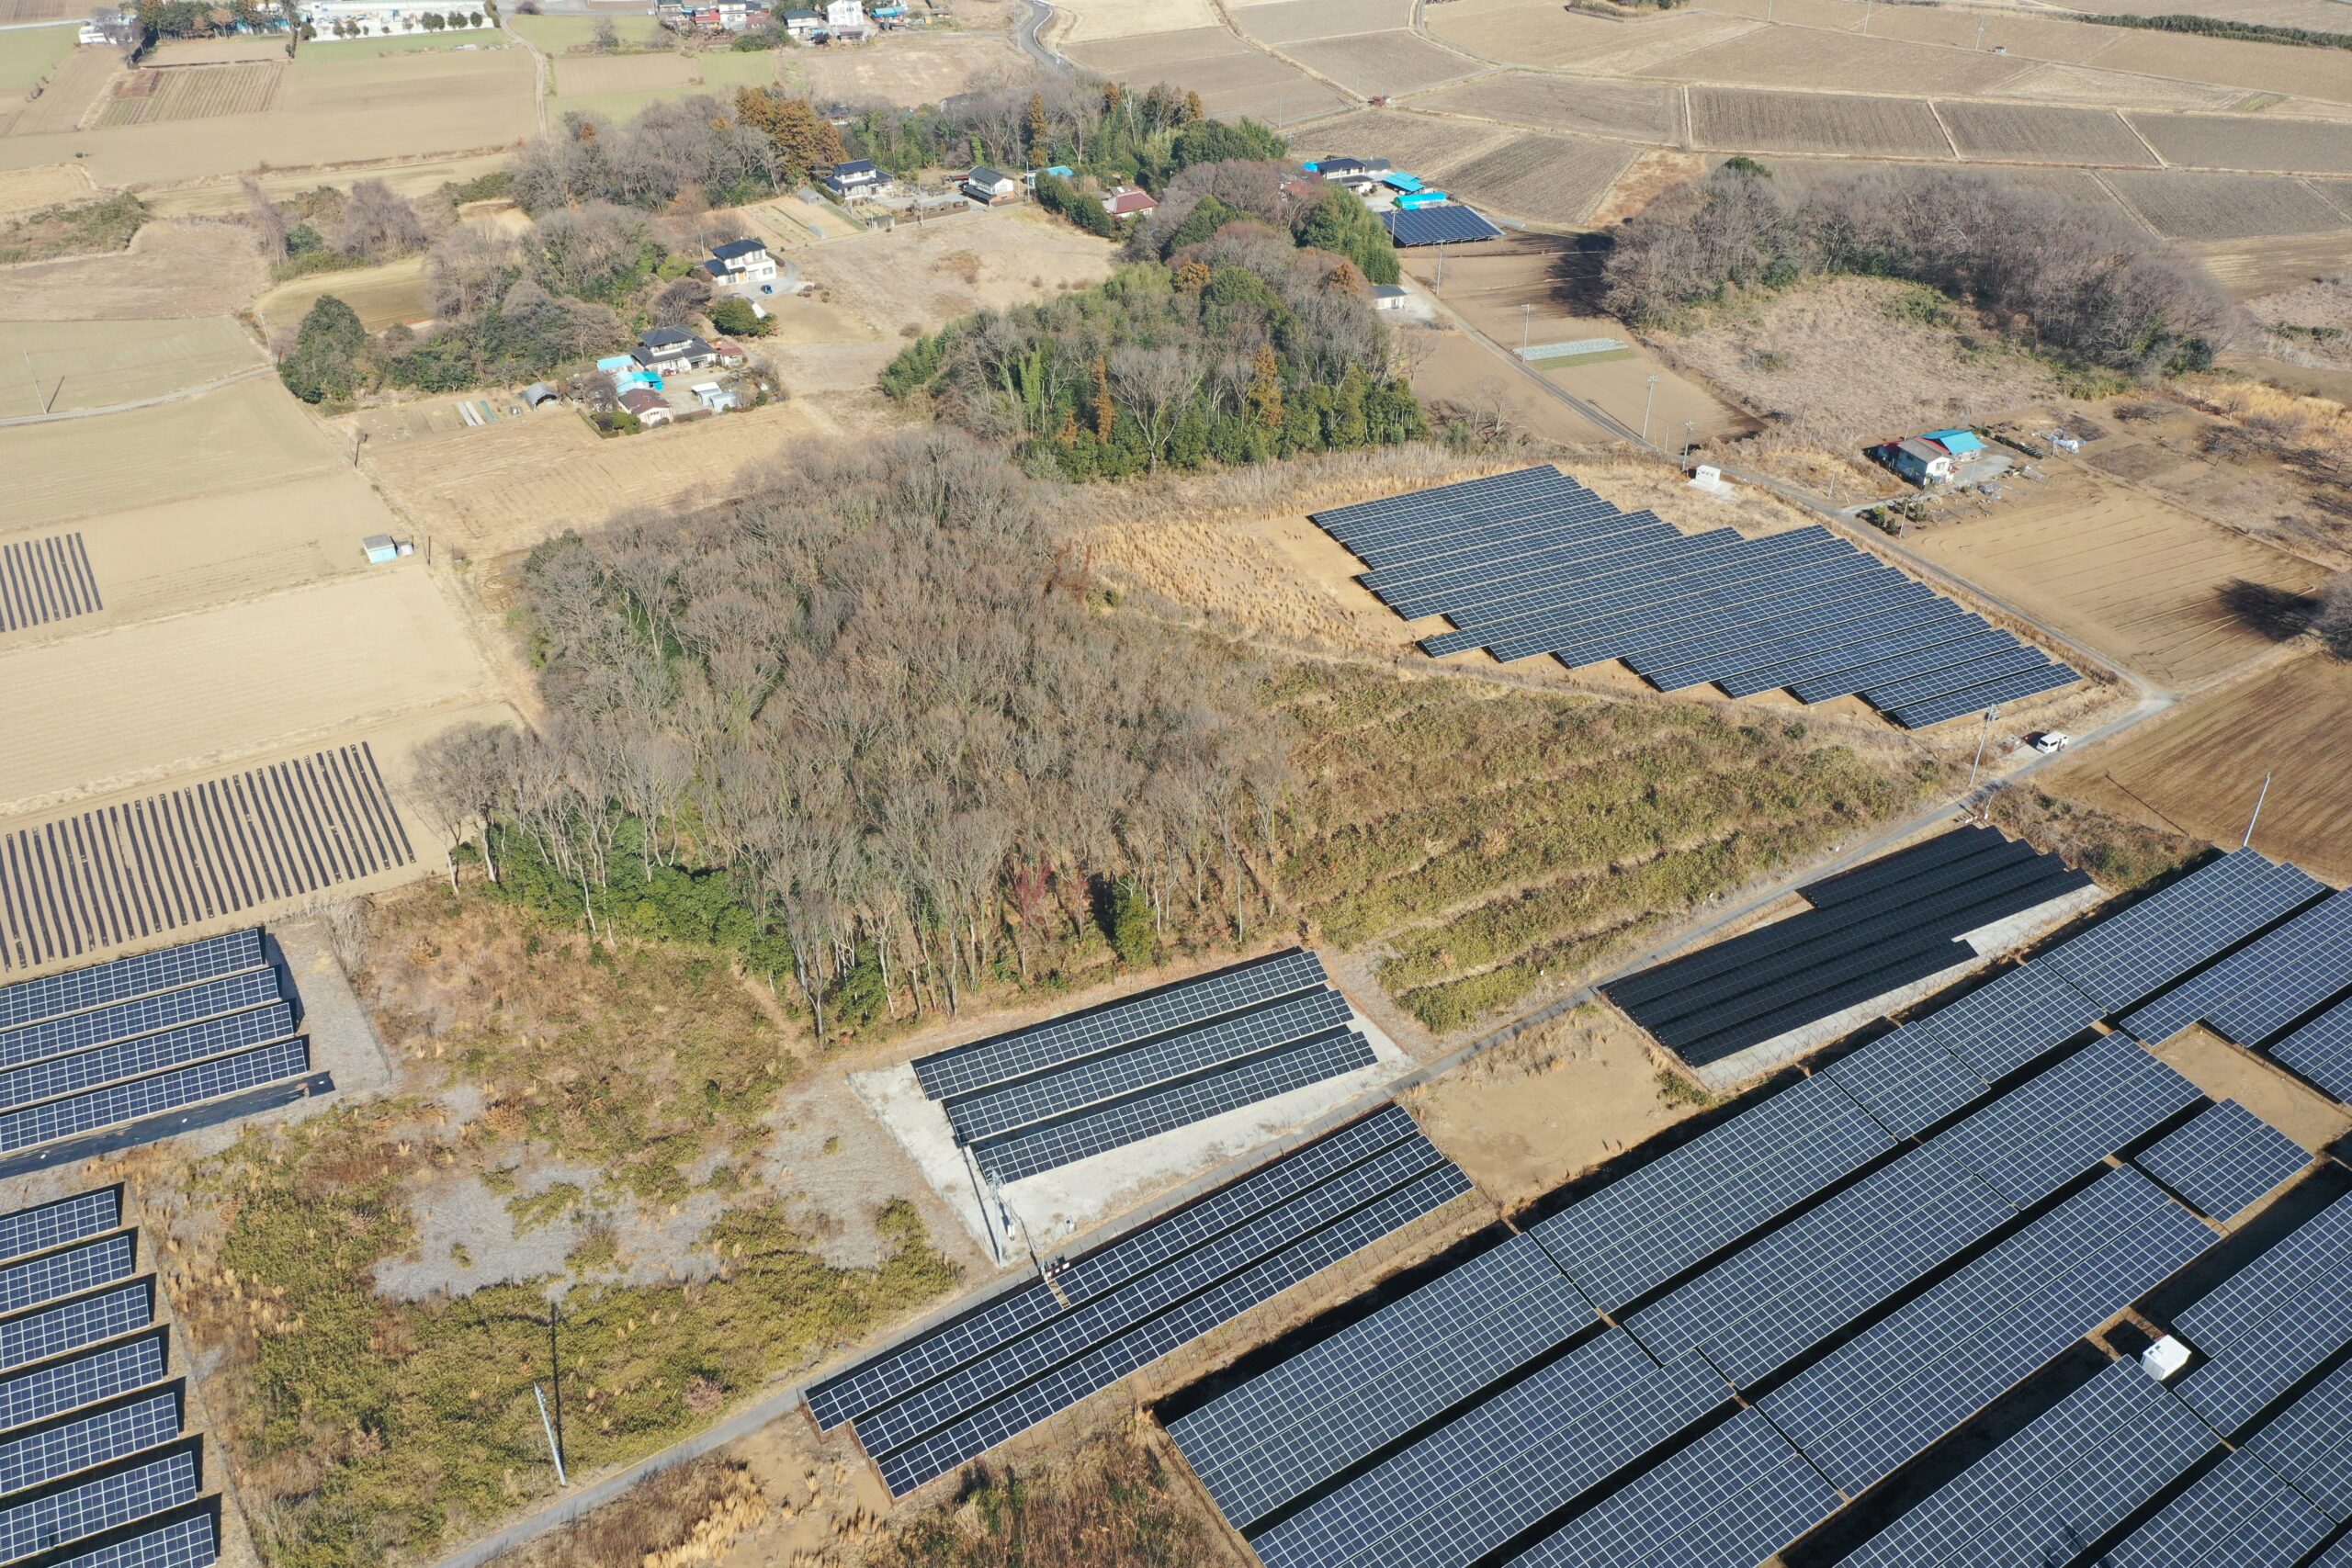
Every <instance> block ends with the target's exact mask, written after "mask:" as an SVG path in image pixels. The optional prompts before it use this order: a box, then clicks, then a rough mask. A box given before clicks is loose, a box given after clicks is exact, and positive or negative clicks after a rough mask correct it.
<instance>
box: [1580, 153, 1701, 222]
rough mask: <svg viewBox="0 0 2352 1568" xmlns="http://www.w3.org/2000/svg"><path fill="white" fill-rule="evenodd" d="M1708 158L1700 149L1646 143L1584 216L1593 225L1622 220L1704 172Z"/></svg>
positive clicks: (1645, 208)
mask: <svg viewBox="0 0 2352 1568" xmlns="http://www.w3.org/2000/svg"><path fill="white" fill-rule="evenodd" d="M1708 166H1709V160H1708V159H1707V157H1706V156H1705V155H1704V154H1703V153H1699V152H1675V151H1673V150H1672V149H1670V148H1665V147H1647V148H1644V149H1643V150H1642V151H1641V152H1639V153H1637V154H1636V155H1635V156H1634V162H1633V164H1632V166H1631V167H1629V168H1628V169H1626V171H1625V172H1624V173H1623V174H1622V175H1618V176H1617V183H1616V184H1615V185H1613V186H1610V187H1609V194H1608V195H1607V196H1606V197H1603V198H1602V199H1601V203H1600V206H1599V207H1597V208H1595V209H1593V213H1592V217H1591V218H1590V219H1589V220H1588V221H1589V222H1590V223H1591V225H1592V226H1593V227H1594V228H1595V229H1603V228H1607V227H1608V226H1609V225H1611V224H1612V223H1623V221H1624V220H1626V219H1628V218H1632V217H1634V216H1635V215H1637V214H1639V213H1641V212H1643V211H1645V210H1647V209H1648V207H1649V205H1650V203H1651V202H1653V201H1656V200H1657V198H1658V197H1661V196H1664V195H1665V194H1666V193H1667V192H1668V191H1670V190H1672V189H1674V188H1675V186H1681V185H1687V184H1689V183H1690V182H1691V181H1692V180H1695V179H1698V178H1700V177H1701V176H1702V175H1705V174H1706V172H1707V169H1708Z"/></svg>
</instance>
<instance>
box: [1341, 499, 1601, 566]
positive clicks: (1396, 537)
mask: <svg viewBox="0 0 2352 1568" xmlns="http://www.w3.org/2000/svg"><path fill="white" fill-rule="evenodd" d="M1622 516H1623V513H1621V512H1619V511H1618V510H1617V508H1616V507H1615V506H1613V505H1611V503H1610V502H1606V501H1603V500H1601V499H1600V497H1599V496H1597V495H1595V494H1593V493H1592V492H1591V491H1588V490H1586V489H1585V488H1584V487H1583V486H1582V485H1576V484H1571V485H1568V486H1567V487H1566V488H1565V489H1563V490H1561V491H1557V492H1553V493H1545V494H1541V495H1529V496H1520V497H1516V498H1514V499H1512V500H1510V501H1508V502H1498V503H1497V504H1495V505H1492V506H1487V507H1479V508H1475V509H1465V510H1464V511H1463V512H1460V513H1452V514H1448V515H1444V516H1440V517H1433V518H1429V519H1424V520H1419V521H1416V522H1413V523H1410V524H1402V525H1396V526H1393V527H1390V528H1385V529H1381V530H1377V531H1366V532H1363V533H1361V534H1359V535H1358V536H1356V537H1354V538H1353V539H1351V540H1349V541H1346V543H1347V545H1348V547H1349V549H1350V550H1351V551H1352V552H1354V553H1355V554H1357V555H1359V556H1362V557H1363V558H1364V559H1366V560H1369V561H1372V562H1373V570H1375V571H1381V570H1388V571H1411V570H1418V569H1420V568H1422V567H1425V566H1427V565H1428V564H1429V563H1430V562H1431V561H1433V560H1436V559H1438V558H1442V557H1444V556H1446V555H1448V554H1450V553H1452V552H1457V551H1460V550H1464V549H1474V548H1476V547H1481V546H1487V545H1492V544H1495V543H1497V542H1498V541H1499V540H1501V539H1503V538H1506V537H1509V536H1511V535H1513V534H1517V533H1520V532H1523V531H1526V530H1529V529H1531V528H1534V527H1548V526H1552V525H1555V524H1558V523H1566V522H1568V521H1570V520H1577V521H1578V522H1579V525H1583V526H1589V525H1592V524H1594V523H1600V522H1603V521H1605V520H1613V519H1616V518H1618V517H1622Z"/></svg>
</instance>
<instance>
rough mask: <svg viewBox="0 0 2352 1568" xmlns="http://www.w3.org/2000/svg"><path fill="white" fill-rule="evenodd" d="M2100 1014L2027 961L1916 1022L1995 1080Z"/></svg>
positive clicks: (2051, 973) (2049, 971)
mask: <svg viewBox="0 0 2352 1568" xmlns="http://www.w3.org/2000/svg"><path fill="white" fill-rule="evenodd" d="M2099 1015H2100V1009H2099V1006H2098V1003H2097V1002H2095V1001H2093V1000H2091V999H2090V998H2088V997H2086V996H2085V995H2083V994H2082V992H2080V991H2078V990H2076V989H2075V987H2073V986H2071V985H2069V984H2067V982H2066V978H2065V976H2063V975H2061V974H2060V973H2059V972H2058V971H2057V970H2056V969H2054V968H2052V967H2051V966H2049V965H2047V964H2022V965H2020V966H2019V967H2018V968H2015V969H2012V970H2010V971H2009V972H2008V973H2007V974H2006V975H2002V976H1998V977H1997V978H1996V979H1994V980H1992V981H1990V982H1989V983H1987V984H1985V985H1983V986H1979V987H1977V988H1976V989H1974V990H1973V991H1971V992H1969V993H1968V994H1967V995H1966V996H1964V997H1962V998H1960V999H1959V1000H1958V1001H1956V1002H1953V1003H1952V1004H1951V1006H1949V1007H1944V1008H1939V1009H1938V1010H1936V1011H1934V1012H1932V1013H1929V1014H1928V1016H1927V1017H1926V1018H1924V1019H1922V1020H1920V1021H1919V1022H1918V1023H1917V1025H1916V1026H1915V1027H1917V1028H1918V1029H1921V1030H1924V1031H1926V1032H1927V1033H1928V1035H1929V1036H1930V1037H1931V1038H1933V1039H1935V1040H1938V1041H1940V1042H1942V1043H1943V1045H1944V1048H1945V1049H1946V1050H1948V1051H1950V1052H1951V1054H1952V1055H1955V1056H1958V1057H1959V1058H1960V1059H1961V1060H1962V1061H1963V1062H1965V1063H1967V1064H1968V1065H1969V1066H1972V1067H1974V1068H1975V1069H1976V1070H1977V1071H1978V1072H1979V1073H1981V1074H1983V1075H1984V1076H1985V1077H1986V1078H1988V1079H1994V1078H2002V1077H2007V1076H2008V1075H2009V1074H2011V1073H2013V1072H2015V1071H2017V1070H2018V1068H2019V1067H2022V1066H2025V1065H2026V1064H2027V1063H2029V1062H2031V1061H2033V1060H2035V1059H2036V1058H2037V1057H2040V1056H2042V1055H2046V1054H2048V1053H2049V1052H2050V1051H2051V1050H2052V1048H2053V1047H2055V1046H2058V1045H2063V1044H2064V1043H2066V1042H2067V1041H2069V1040H2072V1039H2073V1038H2074V1037H2075V1035H2077V1034H2080V1033H2081V1032H2083V1031H2084V1030H2086V1029H2088V1028H2089V1027H2090V1026H2091V1025H2092V1024H2093V1023H2095V1022H2097V1021H2098V1018H2099Z"/></svg>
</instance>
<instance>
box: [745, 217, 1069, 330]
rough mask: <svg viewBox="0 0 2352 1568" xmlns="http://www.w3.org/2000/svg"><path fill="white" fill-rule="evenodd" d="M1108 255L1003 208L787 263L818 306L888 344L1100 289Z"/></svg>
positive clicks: (830, 247)
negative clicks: (821, 296) (981, 312)
mask: <svg viewBox="0 0 2352 1568" xmlns="http://www.w3.org/2000/svg"><path fill="white" fill-rule="evenodd" d="M1114 254H1115V253H1114V250H1113V248H1112V246H1111V245H1110V244H1109V243H1107V242H1105V241H1102V240H1097V239H1094V238H1093V237H1091V235H1087V234H1082V233H1080V232H1079V231H1077V230H1075V229H1072V228H1071V227H1070V226H1069V224H1067V223H1063V222H1060V221H1058V220H1055V219H1052V218H1049V217H1047V216H1046V214H1045V213H1044V212H1043V211H1041V210H1039V209H1035V208H1007V209H1001V210H999V211H995V212H988V213H978V214H975V215H973V216H972V217H969V218H958V219H955V220H951V221H949V222H946V223H943V224H934V225H927V226H924V227H922V228H912V227H906V226H901V227H899V228H898V229H896V230H893V231H889V232H888V233H882V232H868V233H863V234H857V235H854V236H851V237H849V238H847V239H842V240H833V241H828V242H826V243H823V244H819V245H811V246H809V248H808V249H807V250H804V251H797V252H795V253H794V254H793V258H792V259H793V261H794V262H795V263H796V264H797V265H798V266H799V268H800V271H801V274H802V276H805V277H807V278H808V279H809V280H810V281H811V282H813V283H815V284H817V285H818V286H819V288H820V289H823V290H825V291H827V293H828V294H829V295H830V299H829V300H828V301H827V302H829V303H831V304H833V305H836V306H838V307H839V308H841V309H842V310H847V311H849V312H850V313H852V314H853V315H855V316H857V317H859V318H861V319H863V320H865V321H867V322H869V323H870V324H871V325H872V326H873V327H874V328H875V329H876V331H877V332H879V333H881V334H882V335H884V336H886V337H889V338H893V339H895V338H899V337H900V336H901V335H902V333H901V329H902V328H903V327H905V326H906V325H908V324H909V323H912V324H914V325H915V326H917V327H919V328H921V329H922V330H924V331H929V330H930V329H931V328H933V327H935V326H939V325H941V324H943V323H944V322H946V321H953V320H954V319H956V317H958V316H962V315H967V314H969V313H970V312H971V311H973V310H978V309H979V308H980V307H981V306H988V307H989V308H991V309H994V310H1007V309H1010V308H1011V307H1012V306H1015V305H1022V304H1026V303H1029V302H1031V301H1033V300H1035V299H1038V298H1040V297H1041V296H1043V295H1047V294H1053V293H1057V292H1058V291H1060V290H1062V289H1064V288H1084V287H1087V286H1089V285H1091V284H1096V283H1100V282H1102V281H1103V279H1104V278H1106V277H1108V276H1111V266H1112V263H1113V260H1114Z"/></svg>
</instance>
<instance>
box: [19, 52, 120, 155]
mask: <svg viewBox="0 0 2352 1568" xmlns="http://www.w3.org/2000/svg"><path fill="white" fill-rule="evenodd" d="M121 69H122V56H121V55H120V54H119V53H118V52H117V51H114V50H111V49H96V48H90V49H77V50H75V51H74V52H73V53H71V54H69V55H67V56H66V57H65V58H64V59H63V60H61V61H59V62H58V63H57V68H56V69H55V70H54V71H51V73H49V79H48V80H47V81H46V82H44V83H42V84H41V90H40V96H39V97H36V98H34V99H32V100H31V101H30V102H29V103H27V104H26V105H25V106H24V107H22V108H20V109H18V110H17V112H16V114H15V116H14V118H7V119H6V120H5V122H0V130H5V131H6V133H7V134H6V139H5V140H0V157H5V156H6V152H11V151H13V150H14V144H15V142H16V141H17V138H19V137H23V138H28V139H29V138H33V137H38V136H43V135H53V134H56V133H60V132H64V131H70V130H73V129H74V127H75V126H77V125H80V124H81V123H82V120H83V118H84V117H85V116H86V115H89V114H91V113H93V112H95V111H96V108H97V107H98V104H99V102H100V101H101V99H102V98H103V97H104V96H105V93H106V86H107V83H108V82H111V81H112V80H114V77H115V74H116V73H118V72H119V71H120V70H121ZM69 156H71V152H69V151H66V150H63V149H61V150H60V151H58V152H53V153H51V155H50V156H49V157H46V158H38V159H34V160H31V161H32V162H35V163H42V164H48V163H56V162H61V161H62V160H63V159H64V158H66V157H69ZM6 161H7V162H8V163H10V164H15V163H16V162H17V160H15V159H14V158H7V159H6Z"/></svg>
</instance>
